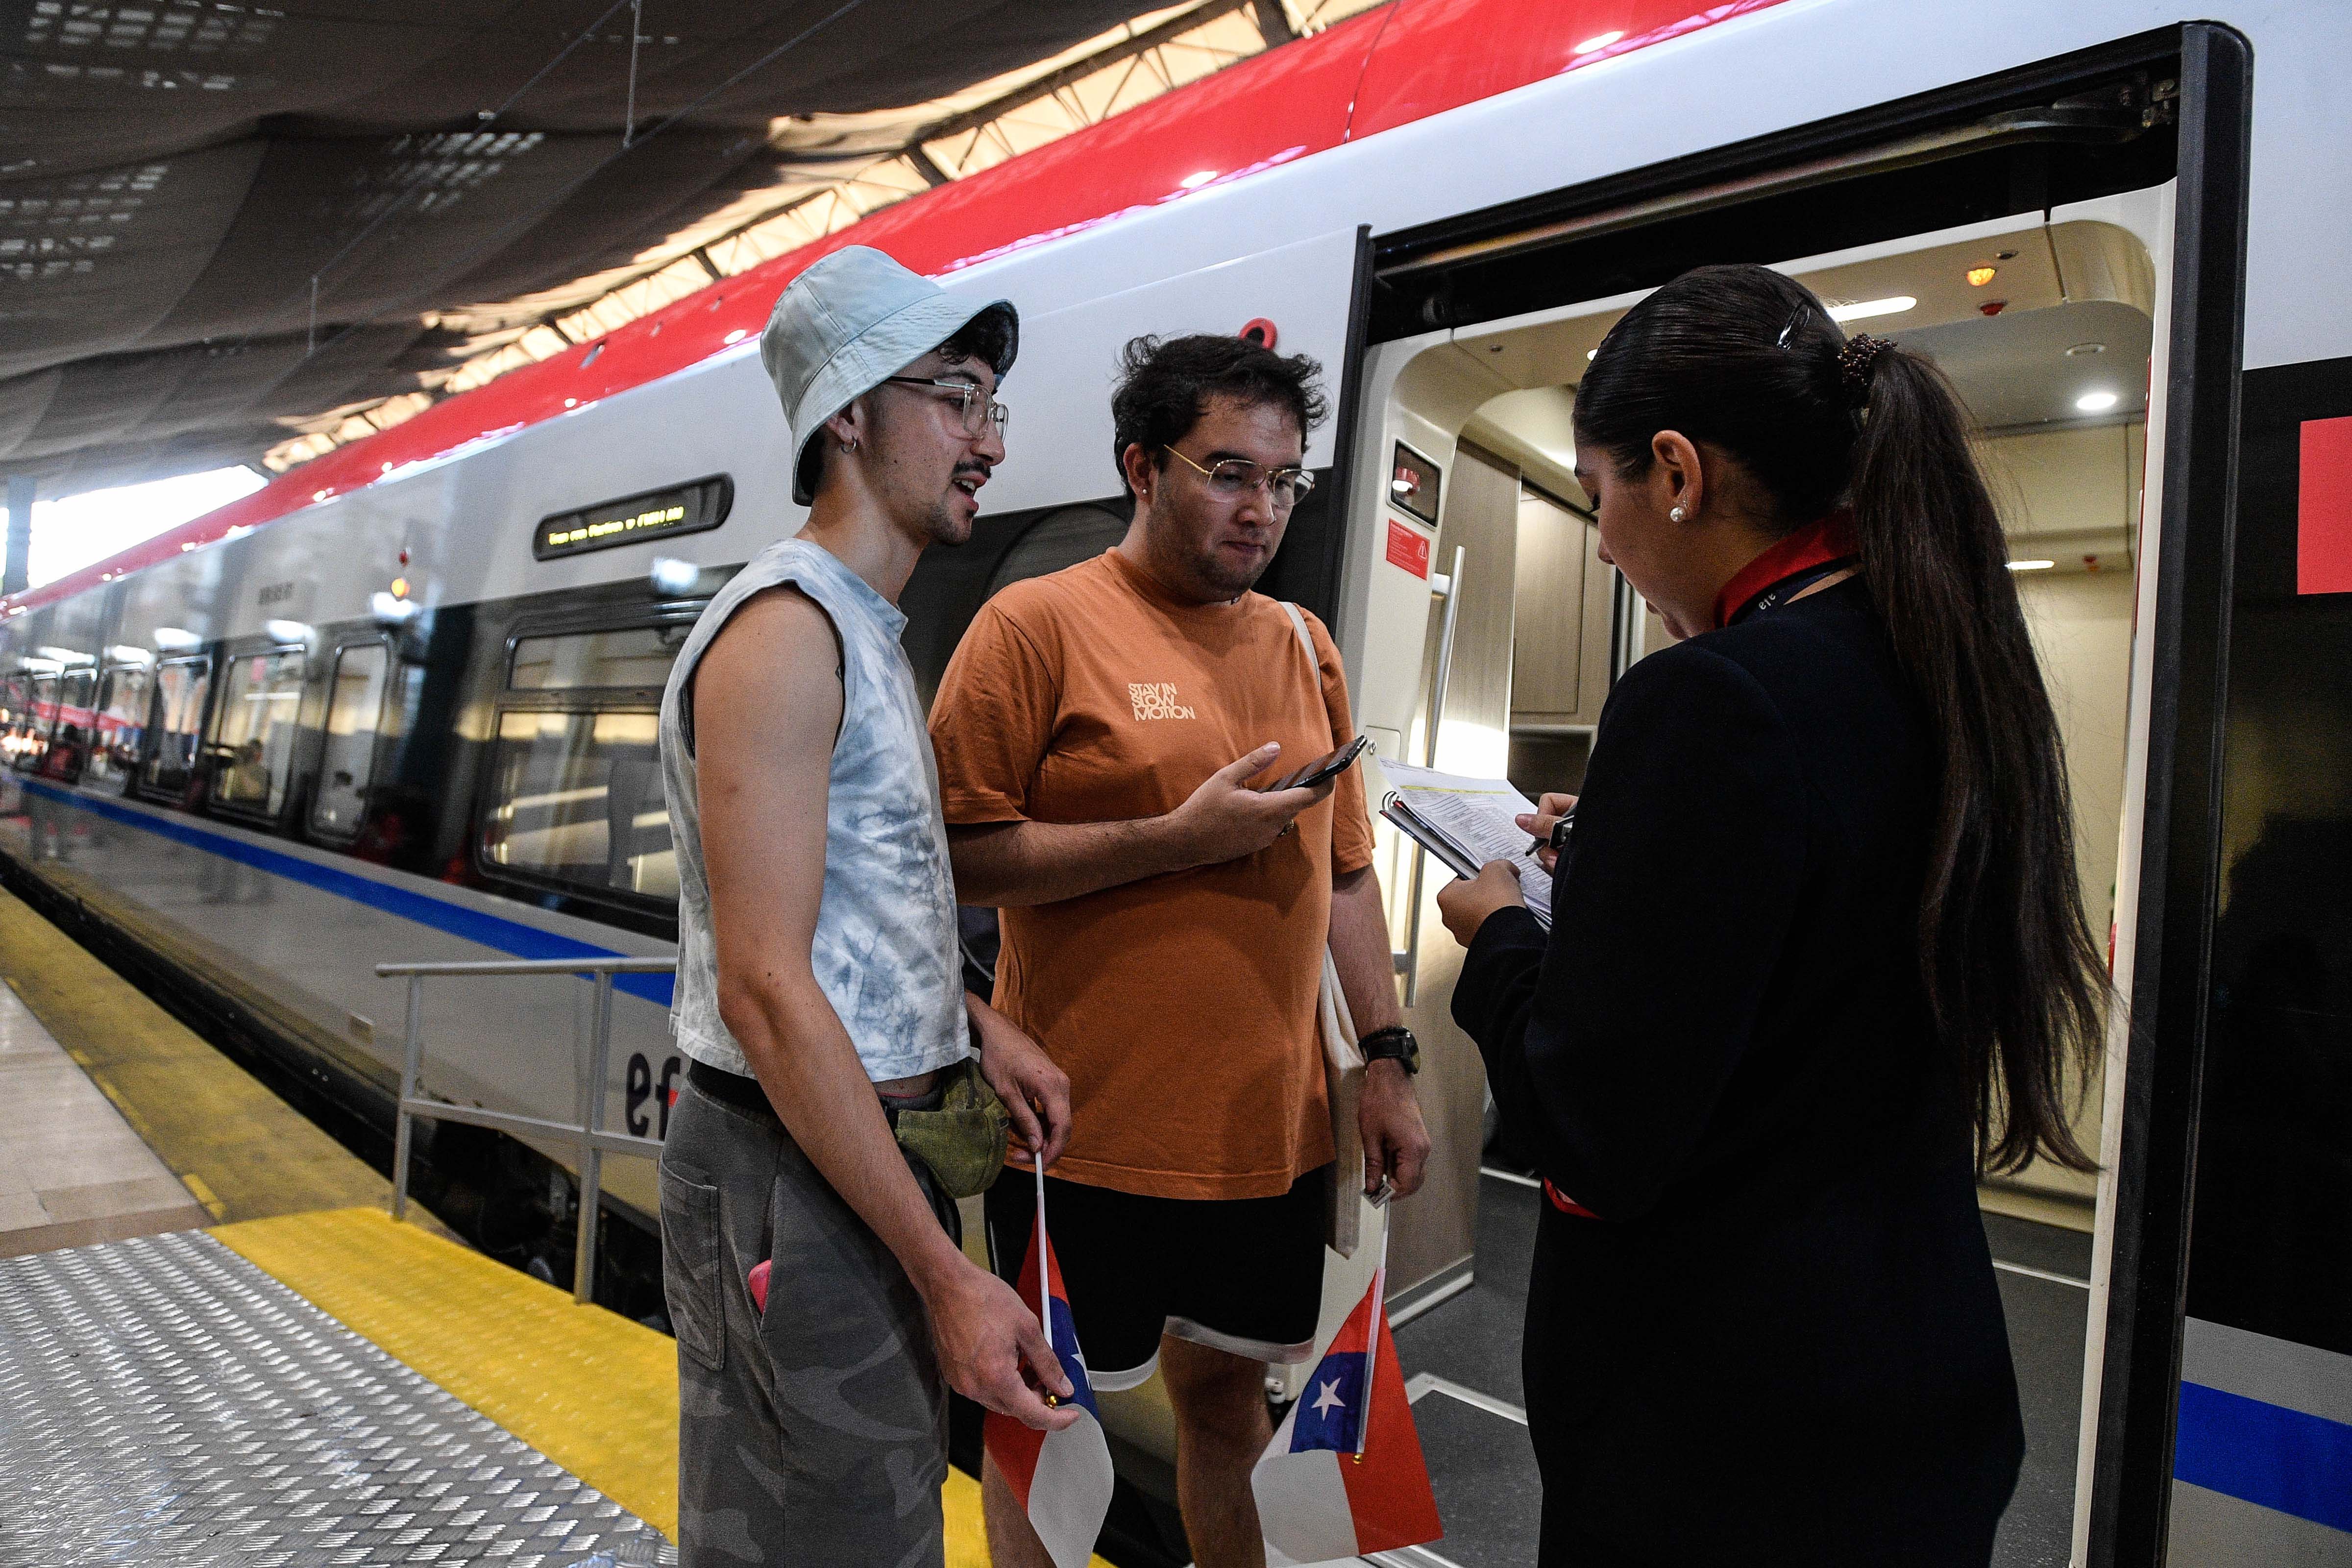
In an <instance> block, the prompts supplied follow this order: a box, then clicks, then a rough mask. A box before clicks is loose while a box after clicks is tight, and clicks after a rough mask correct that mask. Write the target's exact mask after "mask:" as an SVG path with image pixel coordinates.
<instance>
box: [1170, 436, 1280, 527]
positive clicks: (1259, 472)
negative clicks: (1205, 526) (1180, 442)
mask: <svg viewBox="0 0 2352 1568" xmlns="http://www.w3.org/2000/svg"><path fill="white" fill-rule="evenodd" d="M1160 450H1161V451H1163V452H1165V453H1167V454H1168V455H1169V456H1170V457H1171V458H1181V459H1182V460H1183V464H1184V466H1185V467H1186V468H1190V469H1192V471H1193V472H1194V473H1196V474H1198V475H1200V476H1201V477H1202V479H1207V480H1208V481H1209V489H1210V490H1211V491H1212V492H1213V494H1214V495H1216V497H1217V498H1218V499H1219V500H1233V501H1237V500H1241V499H1242V497H1244V496H1245V495H1247V494H1249V493H1250V491H1252V490H1264V491H1265V499H1266V500H1267V502H1268V503H1269V504H1271V505H1272V506H1273V507H1274V508H1275V509H1276V510H1278V511H1288V510H1290V509H1291V508H1293V507H1295V506H1297V504H1298V503H1299V502H1300V501H1301V500H1304V499H1305V498H1306V496H1307V492H1308V491H1309V490H1312V489H1314V488H1315V476H1314V475H1313V474H1310V473H1308V472H1307V470H1306V469H1305V468H1300V467H1298V466H1297V464H1295V463H1293V464H1290V465H1288V466H1286V467H1284V468H1267V467H1266V466H1265V464H1263V463H1253V462H1251V461H1250V460H1249V459H1248V458H1224V459H1223V461H1221V462H1216V463H1212V464H1210V465H1208V466H1207V467H1205V468H1204V467H1202V465H1201V464H1199V463H1196V462H1194V461H1193V460H1192V458H1186V457H1185V456H1184V454H1183V453H1181V452H1180V451H1178V450H1177V449H1176V448H1175V447H1161V448H1160Z"/></svg>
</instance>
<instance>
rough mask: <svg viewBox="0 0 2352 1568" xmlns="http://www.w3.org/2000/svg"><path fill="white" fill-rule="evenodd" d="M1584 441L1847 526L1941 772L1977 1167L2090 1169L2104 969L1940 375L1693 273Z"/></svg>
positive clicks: (1991, 532) (1931, 890)
mask: <svg viewBox="0 0 2352 1568" xmlns="http://www.w3.org/2000/svg"><path fill="white" fill-rule="evenodd" d="M1576 430H1577V445H1578V446H1579V447H1580V448H1583V449H1585V450H1587V451H1591V452H1597V453H1603V454H1606V455H1607V460H1608V461H1609V462H1610V463H1611V464H1612V467H1614V468H1616V470H1617V471H1619V472H1621V473H1623V474H1625V475H1626V476H1627V477H1629V478H1632V477H1638V476H1639V475H1640V474H1641V473H1643V472H1644V471H1646V470H1647V468H1649V465H1650V463H1651V461H1652V459H1651V456H1650V439H1651V437H1653V436H1654V435H1655V434H1656V433H1657V432H1659V431H1661V430H1678V431H1680V432H1681V433H1682V434H1683V435H1685V436H1686V437H1689V438H1690V439H1692V440H1693V441H1704V442H1707V443H1710V444H1711V445H1713V446H1716V447H1720V448H1721V449H1723V450H1724V451H1726V452H1727V453H1729V454H1730V455H1731V456H1732V457H1733V458H1736V459H1738V462H1739V463H1741V464H1742V465H1743V466H1744V467H1746V468H1748V471H1749V472H1750V473H1752V474H1753V475H1755V477H1756V478H1757V479H1758V480H1759V481H1760V483H1761V484H1762V485H1763V487H1764V489H1766V490H1767V491H1768V492H1769V494H1770V495H1771V496H1772V498H1773V500H1774V502H1775V508H1776V512H1777V525H1778V526H1779V527H1780V529H1781V530H1782V531H1790V530H1794V529H1796V528H1798V527H1800V526H1802V525H1803V524H1805V523H1808V522H1811V521H1813V520H1814V519H1816V518H1818V517H1820V516H1822V514H1823V513H1825V512H1827V511H1829V510H1831V509H1832V508H1833V507H1835V506H1837V505H1838V504H1840V503H1841V502H1843V504H1845V505H1846V506H1848V507H1850V508H1852V510H1853V527H1854V532H1855V536H1856V539H1857V542H1858V545H1859V552H1860V556H1861V569H1862V571H1861V574H1862V577H1863V580H1864V583H1865V584H1866V585H1867V586H1868V588H1869V590H1870V595H1871V597H1872V599H1873V601H1874V603H1875V605H1877V608H1878V613H1879V616H1880V617H1881V618H1882V620H1883V621H1884V622H1885V626H1886V631H1887V635H1888V636H1889V637H1890V638H1891V639H1892V640H1893V642H1894V645H1895V658H1896V659H1897V661H1898V662H1899V663H1900V665H1901V667H1902V668H1903V671H1904V673H1905V675H1906V677H1908V679H1910V681H1911V683H1912V686H1913V688H1914V689H1915V691H1916V695H1917V696H1918V698H1919V700H1920V701H1921V703H1922V706H1923V710H1924V711H1925V713H1926V714H1927V722H1928V726H1929V730H1930V731H1931V733H1932V735H1933V737H1934V739H1935V742H1936V745H1937V753H1938V760H1939V762H1940V764H1941V767H1940V782H1939V788H1938V795H1937V802H1936V813H1935V826H1934V832H1933V837H1932V839H1931V842H1930V846H1929V851H1928V857H1927V879H1926V885H1925V887H1924V889H1923V890H1922V894H1921V898H1920V906H1919V952H1920V966H1921V974H1922V978H1923V979H1924V981H1925V983H1926V986H1927V999H1928V1004H1929V1005H1930V1007H1931V1008H1932V1009H1933V1012H1934V1016H1935V1019H1936V1024H1937V1029H1938V1032H1939V1034H1940V1036H1941V1037H1942V1039H1943V1040H1944V1042H1945V1043H1946V1045H1947V1046H1948V1048H1949V1049H1950V1051H1951V1052H1952V1057H1951V1059H1950V1063H1949V1065H1950V1067H1951V1068H1953V1069H1954V1071H1955V1072H1956V1074H1957V1076H1958V1085H1959V1088H1960V1089H1961V1090H1962V1092H1963V1093H1965V1094H1966V1096H1967V1097H1968V1100H1969V1105H1970V1106H1971V1108H1972V1110H1973V1111H1974V1115H1975V1120H1976V1128H1977V1148H1978V1157H1979V1162H1980V1163H1981V1164H1982V1165H1983V1166H1984V1167H1985V1168H1987V1169H1990V1170H1997V1171H2008V1170H2015V1169H2016V1168H2018V1167H2019V1166H2021V1165H2023V1164H2024V1163H2027V1162H2028V1161H2029V1160H2031V1159H2032V1158H2033V1157H2034V1156H2035V1154H2036V1153H2037V1152H2038V1153H2040V1154H2042V1156H2044V1157H2046V1158H2048V1159H2050V1160H2052V1161H2053V1162H2055V1163H2059V1164H2061V1165H2064V1166H2067V1167H2069V1168H2071V1169H2074V1170H2089V1169H2093V1168H2095V1163H2094V1162H2093V1161H2092V1159H2091V1157H2090V1156H2089V1155H2088V1154H2087V1153H2086V1152H2084V1150H2083V1148H2082V1146H2081V1145H2080V1144H2079V1143H2078V1142H2076V1141H2075V1139H2074V1133H2073V1131H2072V1130H2071V1128H2070V1126H2069V1121H2070V1120H2071V1118H2070V1117H2069V1115H2068V1110H2069V1105H2068V1098H2069V1097H2068V1084H2067V1079H2068V1075H2069V1071H2070V1069H2071V1070H2073V1071H2074V1072H2075V1073H2078V1074H2081V1075H2082V1077H2083V1078H2084V1080H2085V1081H2087V1078H2088V1069H2089V1068H2090V1067H2091V1065H2092V1064H2093V1063H2094V1062H2095V1061H2096V1059H2097V1054H2098V1047H2099V1037H2100V1027H2101V1021H2102V1015H2103V1013H2104V1006H2103V1004H2104V1002H2105V993H2106V979H2105V962H2104V960H2103V959H2102V958H2101V956H2100V950H2099V945H2098V943H2097V942H2095V941H2094V940H2093V938H2092V935H2091V931H2090V927H2089V924H2088V922H2087V921H2085V919H2084V911H2083V896H2082V886H2081V883H2080V881H2079V880H2078V879H2077V875H2076V871H2075V866H2074V811H2073V808H2072V805H2071V804H2070V802H2069V799H2068V791H2067V784H2066V763H2065V752H2064V748H2063V744H2062V743H2061V742H2060V740H2059V736H2058V721H2057V717H2056V715H2055V714H2054V713H2053V711H2052V710H2051V706H2050V695H2049V692H2048V690H2047V689H2045V688H2044V687H2043V685H2042V671H2041V667H2040V666H2039V665H2038V664H2037V663H2036V661H2035V659H2034V655H2033V647H2032V642H2031V641H2030V640H2029V638H2028V637H2027V636H2026V630H2025V616H2024V613H2023V611H2022V610H2021V608H2020V606H2019V605H2018V598H2017V587H2016V584H2015V581H2014V579H2013V578H2012V577H2011V574H2010V572H2009V570H2008V559H2009V552H2008V547H2007V543H2006V542H2005V541H2004V539H2003V537H2002V534H2001V527H2000V515H1999V513H1998V512H1997V511H1996V510H1995V509H1994V506H1993V501H1992V497H1991V495H1990V493H1989V492H1988V491H1987V489H1986V488H1985V483H1984V479H1983V477H1982V476H1981V475H1980V474H1979V472H1978V471H1977V466H1976V461H1975V458H1974V457H1973V455H1972V454H1971V453H1970V451H1969V422H1968V419H1967V417H1966V415H1965V414H1964V412H1963V411H1962V408H1961V405H1960V402H1959V399H1958V396H1957V395H1955V394H1954V393H1953V391H1952V389H1951V387H1950V385H1949V384H1948V383H1947V382H1946V381H1945V380H1944V378H1943V375H1942V374H1941V373H1939V372H1938V371H1937V369H1936V367H1935V366H1934V365H1933V364H1931V363H1928V362H1927V360H1925V359H1923V358H1921V357H1919V356H1918V355H1916V354H1912V353H1906V352H1905V351H1903V350H1901V349H1899V348H1896V347H1895V346H1893V345H1892V344H1888V343H1885V342H1878V341H1876V340H1861V339H1856V340H1853V342H1851V343H1850V342H1849V340H1848V339H1847V338H1846V336H1845V334H1844V332H1843V331H1842V330H1841V329H1840V328H1839V327H1838V326H1837V325H1836V323H1834V322H1833V321H1832V320H1831V319H1830V315H1829V312H1828V310H1826V309H1824V308H1823V307H1822V302H1821V301H1820V300H1818V299H1816V298H1814V296H1813V294H1812V293H1811V290H1809V289H1806V288H1805V287H1804V286H1803V285H1802V284H1801V283H1798V282H1796V281H1795V280H1793V279H1789V278H1786V277H1783V276H1782V275H1780V273H1777V272H1774V271H1771V270H1769V268H1762V267H1746V266H1739V267H1703V268H1698V269H1696V271H1691V272H1686V273H1685V274H1683V275H1682V276H1681V277H1679V278H1677V279H1675V280H1674V281H1673V282H1671V283H1669V284H1667V285H1666V286H1665V287H1664V288H1663V289H1659V290H1658V291H1657V292H1655V293H1654V294H1652V295H1651V296H1650V297H1649V298H1648V299H1646V300H1643V301H1642V302H1641V303H1640V304H1638V305H1636V306H1634V307H1633V310H1630V311H1628V312H1626V314H1625V316H1624V317H1623V319H1622V320H1621V321H1619V322H1618V323H1617V324H1616V326H1615V327H1613V328H1612V329H1611V330H1610V332H1609V335H1608V336H1607V337H1606V338H1604V339H1603V340H1602V342H1601V348H1600V351H1599V353H1596V354H1595V355H1594V357H1593V360H1592V363H1591V364H1590V365H1588V366H1587V367H1586V372H1585V376H1584V382H1583V384H1582V385H1581V386H1580V387H1579V388H1578V391H1577V396H1576Z"/></svg>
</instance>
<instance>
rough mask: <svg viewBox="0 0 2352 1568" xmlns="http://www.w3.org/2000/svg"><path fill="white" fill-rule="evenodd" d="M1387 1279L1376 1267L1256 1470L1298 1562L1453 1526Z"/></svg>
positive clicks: (1286, 1546)
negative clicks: (1394, 1331) (1440, 1503)
mask: <svg viewBox="0 0 2352 1568" xmlns="http://www.w3.org/2000/svg"><path fill="white" fill-rule="evenodd" d="M1383 1250H1385V1248H1384V1249H1383ZM1387 1283H1388V1270H1387V1268H1381V1269H1379V1270H1378V1271H1376V1272H1375V1273H1374V1275H1373V1277H1372V1286H1371V1289H1369V1290H1367V1291H1365V1292H1364V1299H1363V1300H1360V1301H1359V1302H1357V1303H1356V1310H1354V1311H1352V1312H1350V1313H1349V1314H1348V1321H1346V1322H1345V1323H1342V1324H1341V1325H1340V1326H1339V1332H1338V1333H1337V1334H1334V1335H1333V1336H1332V1338H1331V1347H1330V1349H1328V1350H1327V1351H1325V1352H1323V1359H1322V1361H1321V1362H1319V1363H1317V1365H1316V1368H1315V1373H1314V1375H1313V1376H1311V1377H1309V1378H1308V1379H1307V1391H1306V1393H1304V1394H1301V1395H1300V1396H1299V1399H1298V1402H1297V1404H1296V1405H1292V1406H1291V1407H1290V1413H1289V1414H1288V1415H1285V1416H1284V1417H1283V1418H1282V1429H1281V1430H1280V1431H1278V1432H1276V1434H1275V1435H1274V1441H1273V1442H1272V1443H1269V1444H1268V1445H1266V1450H1265V1457H1264V1458H1260V1459H1259V1460H1258V1462H1257V1468H1256V1470H1255V1472H1254V1473H1253V1474H1252V1475H1251V1477H1250V1489H1251V1490H1252V1491H1253V1492H1255V1494H1256V1496H1257V1517H1258V1521H1259V1524H1260V1526H1261V1528H1262V1529H1264V1531H1265V1540H1266V1544H1267V1545H1269V1546H1271V1547H1273V1548H1274V1549H1275V1550H1276V1551H1277V1552H1281V1553H1282V1554H1283V1556H1285V1557H1286V1558H1288V1559H1289V1560H1290V1561H1291V1562H1293V1563H1328V1562H1330V1561H1332V1560H1334V1559H1344V1558H1351V1557H1359V1556H1361V1555H1362V1554H1364V1553H1365V1552H1389V1551H1393V1550H1395V1549H1396V1548H1398V1547H1401V1546H1418V1545H1420V1544H1422V1543H1423V1542H1429V1541H1435V1540H1437V1539H1438V1538H1439V1537H1440V1536H1442V1535H1444V1533H1445V1528H1444V1525H1442V1524H1440V1523H1439V1522H1438V1521H1437V1499H1436V1497H1435V1496H1434V1495H1433V1494H1432V1492H1431V1491H1430V1489H1429V1467H1428V1465H1427V1464H1425V1463H1424V1462H1423V1459H1422V1457H1421V1437H1420V1435H1419V1434H1418V1433H1416V1432H1415V1431H1414V1430H1413V1426H1412V1405H1410V1404H1409V1403H1407V1402H1406V1399H1405V1394H1404V1373H1403V1372H1402V1370H1401V1369H1400V1368H1399V1367H1398V1366H1397V1359H1396V1347H1395V1345H1394V1344H1392V1343H1391V1341H1390V1336H1389V1332H1388V1311H1387V1309H1386V1308H1385V1307H1384V1306H1383V1305H1382V1304H1381V1296H1382V1295H1383V1293H1384V1289H1385V1287H1386V1285H1387ZM1368 1371H1369V1372H1370V1390H1369V1396H1368V1391H1367V1389H1366V1387H1365V1384H1366V1381H1367V1378H1366V1373H1367V1372H1368Z"/></svg>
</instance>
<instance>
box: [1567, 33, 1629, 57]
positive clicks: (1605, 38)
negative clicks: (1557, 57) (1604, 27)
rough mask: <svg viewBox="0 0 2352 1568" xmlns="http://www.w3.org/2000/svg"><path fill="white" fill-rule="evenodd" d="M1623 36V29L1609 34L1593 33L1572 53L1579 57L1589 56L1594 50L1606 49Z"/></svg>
mask: <svg viewBox="0 0 2352 1568" xmlns="http://www.w3.org/2000/svg"><path fill="white" fill-rule="evenodd" d="M1624 36H1625V29H1624V28H1622V27H1620V28H1618V29H1617V30H1616V31H1614V32H1610V33H1595V34H1593V35H1592V37H1589V38H1587V39H1585V40H1584V42H1582V43H1580V44H1579V45H1577V46H1576V47H1575V49H1574V50H1573V51H1572V52H1573V53H1576V54H1580V55H1589V54H1591V52H1592V51H1593V50H1595V49H1605V48H1607V47H1609V46H1610V45H1612V44H1613V43H1615V42H1616V41H1617V40H1618V39H1620V38H1622V37H1624Z"/></svg>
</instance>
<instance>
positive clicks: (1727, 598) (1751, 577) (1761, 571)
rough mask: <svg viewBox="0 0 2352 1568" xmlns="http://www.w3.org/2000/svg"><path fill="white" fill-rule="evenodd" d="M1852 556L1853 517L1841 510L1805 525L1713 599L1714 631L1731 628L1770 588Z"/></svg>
mask: <svg viewBox="0 0 2352 1568" xmlns="http://www.w3.org/2000/svg"><path fill="white" fill-rule="evenodd" d="M1853 552H1854V541H1853V513H1852V512H1851V511H1848V510H1845V509H1844V508H1843V507H1841V508H1839V509H1838V510H1836V511H1833V512H1831V513H1830V514H1829V515H1828V516H1826V517H1823V518H1821V519H1819V520H1817V521H1812V522H1809V523H1807V524H1805V526H1804V527H1802V528H1801V529H1799V530H1797V531H1796V532H1794V533H1792V534H1790V535H1789V537H1788V538H1786V539H1783V540H1781V541H1780V542H1777V543H1775V544H1774V545H1773V546H1772V547H1771V548H1770V549H1769V550H1767V551H1765V552H1764V553H1763V554H1761V555H1759V556H1758V557H1757V558H1756V559H1755V560H1753V561H1750V562H1749V563H1748V564H1747V565H1745V566H1742V567H1741V568H1740V569H1739V570H1738V572H1737V573H1736V574H1733V576H1732V579H1731V581H1730V582H1728V583H1726V584H1724V585H1723V592H1722V593H1720V594H1717V595H1716V596H1715V624H1716V627H1717V630H1720V629H1722V628H1723V627H1725V626H1729V625H1730V624H1731V617H1732V616H1736V615H1738V613H1739V611H1740V608H1741V606H1743V605H1746V604H1747V603H1748V600H1750V599H1752V598H1754V597H1756V595H1759V594H1761V593H1762V592H1764V590H1765V589H1767V588H1769V587H1770V586H1771V585H1772V584H1775V583H1779V582H1781V581H1783V580H1785V579H1787V578H1790V577H1793V576H1795V575H1796V574H1798V573H1800V572H1803V571H1807V570H1809V569H1811V568H1812V567H1815V566H1826V565H1828V564H1829V563H1831V562H1832V561H1842V560H1843V559H1844V558H1845V557H1847V556H1849V555H1852V554H1853Z"/></svg>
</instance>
